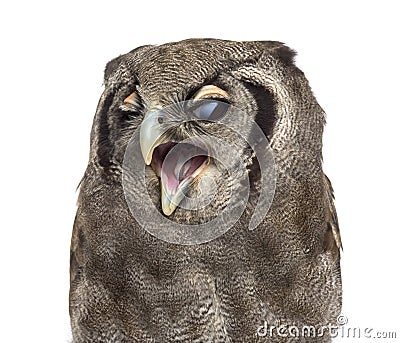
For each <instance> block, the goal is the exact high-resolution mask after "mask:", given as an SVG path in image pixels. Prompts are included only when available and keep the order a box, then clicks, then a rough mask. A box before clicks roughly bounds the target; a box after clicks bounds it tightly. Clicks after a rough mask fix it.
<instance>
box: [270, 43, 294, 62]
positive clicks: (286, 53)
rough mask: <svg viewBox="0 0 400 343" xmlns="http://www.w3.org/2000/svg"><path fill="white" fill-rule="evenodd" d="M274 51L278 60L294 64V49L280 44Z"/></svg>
mask: <svg viewBox="0 0 400 343" xmlns="http://www.w3.org/2000/svg"><path fill="white" fill-rule="evenodd" d="M274 52H275V53H276V54H277V55H278V56H279V58H280V60H281V61H282V62H283V63H284V64H286V65H291V64H294V59H295V57H296V54H297V53H296V51H295V50H293V49H291V48H289V47H287V46H286V45H281V46H279V47H277V48H276V49H275V50H274Z"/></svg>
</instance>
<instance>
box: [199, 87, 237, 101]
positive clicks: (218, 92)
mask: <svg viewBox="0 0 400 343" xmlns="http://www.w3.org/2000/svg"><path fill="white" fill-rule="evenodd" d="M207 98H224V99H228V98H229V95H228V93H227V92H226V91H224V90H223V89H221V88H219V87H217V86H215V85H206V86H203V87H201V88H200V89H199V90H198V91H197V92H196V94H195V95H194V97H193V99H194V100H198V99H207Z"/></svg>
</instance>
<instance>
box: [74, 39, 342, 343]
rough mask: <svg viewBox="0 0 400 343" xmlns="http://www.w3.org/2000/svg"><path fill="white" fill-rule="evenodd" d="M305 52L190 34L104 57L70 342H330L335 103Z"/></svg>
mask: <svg viewBox="0 0 400 343" xmlns="http://www.w3.org/2000/svg"><path fill="white" fill-rule="evenodd" d="M294 56H295V53H294V51H293V50H291V49H290V48H288V47H287V46H285V45H284V44H282V43H280V42H275V41H252V42H251V41H246V42H233V41H225V40H217V39H189V40H184V41H181V42H174V43H168V44H164V45H159V46H155V45H147V46H142V47H139V48H136V49H134V50H132V51H130V52H129V53H127V54H124V55H121V56H119V57H117V58H115V59H114V60H112V61H110V62H109V63H108V64H107V66H106V68H105V75H104V86H105V89H104V92H103V94H102V95H101V98H100V100H99V103H98V107H97V111H96V114H95V118H94V122H93V127H92V131H91V141H90V156H89V162H88V166H87V169H86V171H85V173H84V176H83V179H82V181H81V183H80V191H79V198H78V209H77V214H76V218H75V222H74V227H73V233H72V242H71V259H70V301H69V308H70V318H71V327H72V336H73V342H74V343H86V342H88V343H89V342H104V343H105V342H110V343H111V342H120V343H123V342H157V343H160V342H166V343H167V342H246V343H247V342H299V341H300V342H330V341H331V335H330V332H329V331H328V330H327V327H329V326H334V325H336V324H337V322H336V321H337V317H338V315H339V314H340V310H341V295H342V289H341V275H340V248H341V240H340V233H339V228H338V221H337V216H336V211H335V207H334V197H333V190H332V187H331V184H330V181H329V179H328V178H327V177H326V176H325V174H324V172H323V170H322V134H323V127H324V124H325V114H324V111H323V110H322V108H321V107H320V106H319V104H318V103H317V101H316V99H315V97H314V96H313V93H312V91H311V88H310V86H309V84H308V81H307V79H306V78H305V76H304V74H303V73H302V72H301V71H300V70H299V69H298V68H297V67H296V66H295V64H294Z"/></svg>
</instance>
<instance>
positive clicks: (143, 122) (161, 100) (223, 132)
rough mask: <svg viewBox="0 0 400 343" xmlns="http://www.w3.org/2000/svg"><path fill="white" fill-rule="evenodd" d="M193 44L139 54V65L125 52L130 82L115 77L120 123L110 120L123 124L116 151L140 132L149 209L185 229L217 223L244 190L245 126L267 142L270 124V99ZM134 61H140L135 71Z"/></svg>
mask: <svg viewBox="0 0 400 343" xmlns="http://www.w3.org/2000/svg"><path fill="white" fill-rule="evenodd" d="M196 44H197V42H196V41H193V42H191V43H190V42H189V43H187V44H185V45H184V46H181V45H180V44H169V45H168V46H166V47H164V46H161V47H154V48H146V47H145V48H143V49H144V51H142V53H143V54H144V56H146V58H144V56H141V54H140V52H141V50H139V51H136V52H133V53H132V54H133V56H130V61H131V65H130V66H129V72H130V73H129V74H130V76H128V75H126V76H125V77H123V78H121V77H120V76H121V75H120V74H119V73H120V72H121V71H119V73H118V70H117V74H118V76H119V79H123V80H126V83H125V84H123V85H121V84H120V85H118V89H119V90H120V92H121V89H124V90H125V92H121V93H122V94H123V93H124V94H123V96H122V94H121V96H120V97H119V99H120V100H119V101H120V103H119V106H118V111H119V112H120V116H119V117H117V116H114V118H115V119H118V120H119V121H121V118H124V119H125V123H121V124H120V125H119V126H120V127H123V129H122V130H120V132H119V133H118V134H116V137H118V138H117V140H118V141H119V142H123V144H121V146H124V145H125V147H126V142H127V141H129V139H130V137H131V136H132V134H133V132H134V131H136V130H139V132H140V150H141V154H142V158H141V160H140V161H136V163H141V164H144V165H146V169H145V173H146V180H147V181H146V184H147V192H148V193H149V194H150V196H151V199H152V201H153V204H154V205H155V206H156V207H157V209H158V210H159V211H160V212H162V213H163V214H164V215H165V216H168V217H169V219H171V220H174V221H177V222H180V223H188V224H194V223H203V222H205V221H209V220H211V219H213V218H214V217H216V216H218V215H219V214H220V213H221V211H222V210H223V209H224V208H225V207H226V206H227V205H228V204H229V201H230V199H231V198H232V194H233V193H238V192H241V191H243V190H241V187H248V185H246V186H244V185H241V183H240V182H239V181H238V180H239V179H240V177H243V173H249V172H250V171H251V167H252V165H253V158H254V151H252V149H251V147H250V146H249V144H248V141H249V137H250V136H251V135H252V134H254V132H253V129H254V127H253V125H257V126H258V125H259V126H261V128H262V131H263V134H264V135H265V136H269V135H270V133H271V130H272V124H273V122H274V109H273V104H272V97H271V94H270V93H269V92H268V91H267V90H266V89H265V88H264V87H259V86H257V85H254V84H251V83H249V82H246V81H243V80H241V79H240V78H238V77H235V75H234V74H233V73H232V72H231V70H227V66H229V67H232V62H230V55H226V54H225V57H223V56H222V57H223V58H222V59H221V56H220V55H219V54H218V51H222V50H223V49H222V48H221V47H220V46H219V45H218V44H217V43H216V42H213V41H210V43H209V44H210V46H211V47H213V49H209V50H208V51H207V54H208V55H205V52H203V53H202V51H199V49H198V48H197V47H196ZM135 56H137V57H138V58H139V57H140V60H141V63H140V64H138V65H136V66H135V64H134V61H135V58H134V57H135ZM111 63H113V62H111ZM236 63H237V62H236ZM119 65H120V62H119ZM109 68H111V67H109ZM125 73H126V74H127V70H125ZM106 75H107V70H106ZM260 118H261V120H260ZM257 121H258V122H259V123H260V124H259V123H257ZM119 142H116V144H115V145H116V146H117V147H115V148H114V149H115V150H117V149H118V146H119ZM121 150H122V149H121ZM125 158H129V157H126V156H125ZM132 182H134V180H132ZM134 187H135V185H134V184H132V188H134ZM231 205H232V204H231Z"/></svg>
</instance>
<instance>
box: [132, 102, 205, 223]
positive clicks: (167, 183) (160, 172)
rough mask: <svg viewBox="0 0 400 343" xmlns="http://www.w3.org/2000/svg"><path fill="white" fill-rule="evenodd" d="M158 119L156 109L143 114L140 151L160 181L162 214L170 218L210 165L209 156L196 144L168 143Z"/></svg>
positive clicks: (202, 144) (158, 115) (157, 110)
mask: <svg viewBox="0 0 400 343" xmlns="http://www.w3.org/2000/svg"><path fill="white" fill-rule="evenodd" d="M160 118H161V115H160V110H159V109H153V110H150V111H148V112H147V113H146V115H145V118H144V120H143V122H142V124H141V127H140V148H141V152H142V155H143V158H144V161H145V163H146V165H150V164H151V167H152V168H153V170H154V171H155V173H156V174H157V176H158V177H159V178H160V183H161V207H162V211H163V213H164V214H165V215H166V216H170V215H171V214H172V213H173V212H174V211H175V209H176V208H177V207H178V205H179V204H180V203H181V201H182V200H183V199H184V198H185V194H186V192H187V191H188V189H189V187H190V185H191V184H192V183H193V181H194V180H195V179H196V178H198V177H199V175H200V174H201V173H202V172H203V170H204V169H205V168H206V167H207V166H208V164H209V163H210V153H209V148H208V146H207V145H206V144H204V143H202V142H200V141H198V142H196V141H193V144H192V143H179V144H177V143H175V142H170V141H168V140H167V139H166V138H165V135H164V132H165V131H166V129H165V128H162V127H161V124H160V122H161V120H160ZM167 156H168V158H167Z"/></svg>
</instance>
